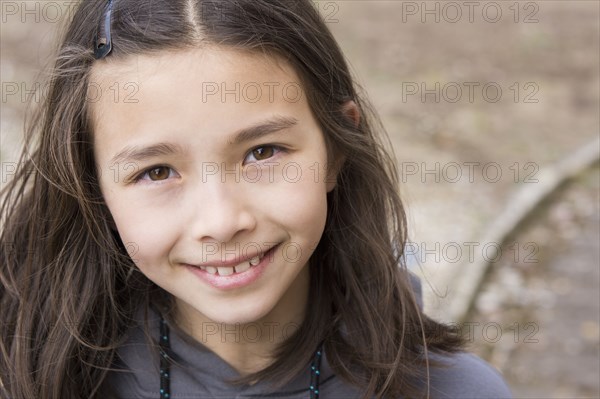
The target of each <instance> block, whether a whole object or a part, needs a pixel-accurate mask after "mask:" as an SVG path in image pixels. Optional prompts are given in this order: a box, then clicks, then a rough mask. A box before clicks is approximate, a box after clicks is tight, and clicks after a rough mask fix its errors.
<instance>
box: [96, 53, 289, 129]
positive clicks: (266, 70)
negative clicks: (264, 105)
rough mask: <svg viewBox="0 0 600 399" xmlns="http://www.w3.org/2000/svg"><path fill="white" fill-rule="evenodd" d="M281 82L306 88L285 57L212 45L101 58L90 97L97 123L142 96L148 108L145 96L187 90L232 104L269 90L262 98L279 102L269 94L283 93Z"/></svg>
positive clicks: (206, 100)
mask: <svg viewBox="0 0 600 399" xmlns="http://www.w3.org/2000/svg"><path fill="white" fill-rule="evenodd" d="M282 85H287V90H289V89H290V88H291V89H294V88H298V89H299V90H301V82H300V79H299V77H298V76H297V74H296V72H295V71H294V69H293V68H292V67H291V65H290V64H289V63H287V62H286V61H285V60H284V59H283V58H282V57H280V56H277V55H275V54H266V53H261V52H257V51H248V50H238V49H231V48H227V47H218V46H210V47H208V46H207V47H203V48H196V49H189V50H179V51H161V52H158V53H156V54H147V55H136V56H128V57H125V58H121V59H110V58H107V59H105V60H103V61H102V62H98V63H96V64H95V65H94V66H93V67H92V69H91V73H90V78H89V81H88V96H87V100H88V105H89V108H90V111H91V116H92V122H93V125H94V126H96V122H98V117H99V116H100V115H102V114H104V113H106V112H107V111H110V110H111V109H112V108H114V107H113V105H114V104H138V103H140V101H141V100H142V98H143V100H144V101H145V105H146V106H149V105H150V101H149V98H148V96H145V94H151V95H155V94H157V93H161V94H162V95H171V96H172V97H171V100H172V101H177V100H179V99H180V97H181V96H185V95H186V93H201V94H203V96H202V98H201V100H202V102H203V103H209V102H210V101H211V100H213V99H219V100H221V101H220V102H222V103H223V102H228V103H230V104H233V103H239V102H240V101H245V100H248V99H250V100H251V102H254V101H255V100H256V97H257V96H256V91H257V90H261V91H262V93H261V94H264V96H260V98H259V100H263V99H267V98H268V99H270V100H272V101H275V99H273V98H271V97H269V96H267V95H268V94H277V93H280V91H281V90H274V89H275V88H278V87H279V86H282ZM236 95H238V98H236ZM239 97H244V98H241V100H240V98H239ZM223 100H225V101H223ZM129 108H131V109H132V110H133V109H134V108H135V107H134V106H130V107H129Z"/></svg>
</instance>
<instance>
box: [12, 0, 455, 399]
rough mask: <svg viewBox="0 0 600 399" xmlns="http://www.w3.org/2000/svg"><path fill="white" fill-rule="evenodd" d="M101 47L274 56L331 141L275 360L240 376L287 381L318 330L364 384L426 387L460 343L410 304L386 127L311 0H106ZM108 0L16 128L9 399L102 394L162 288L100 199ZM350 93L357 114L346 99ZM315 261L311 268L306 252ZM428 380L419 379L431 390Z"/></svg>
mask: <svg viewBox="0 0 600 399" xmlns="http://www.w3.org/2000/svg"><path fill="white" fill-rule="evenodd" d="M113 3H114V4H113V8H114V11H113V13H112V24H111V27H110V29H111V34H112V46H113V48H112V52H111V53H110V54H109V55H108V57H109V58H125V57H129V56H131V55H133V54H147V53H151V52H157V51H162V50H178V49H181V50H184V49H190V48H194V47H197V46H199V45H200V44H201V43H211V44H216V45H220V46H230V47H234V48H239V49H245V50H251V51H257V52H263V53H266V54H273V55H277V56H282V57H285V59H286V61H287V62H289V63H290V65H292V66H293V68H294V69H295V71H296V72H297V73H298V75H299V76H300V78H301V80H302V84H303V88H304V92H305V93H306V94H307V99H308V102H309V105H310V107H311V110H312V112H313V113H314V115H315V117H316V119H317V121H318V123H319V124H320V127H321V129H322V131H323V133H324V136H325V140H326V143H327V150H328V154H329V155H330V157H329V159H334V157H333V155H340V154H341V155H343V156H344V157H345V158H344V159H345V161H344V163H343V165H341V169H340V174H339V177H338V184H337V186H336V188H335V189H334V190H333V191H332V192H330V193H329V194H328V197H327V201H328V214H327V222H326V227H325V231H324V233H323V236H322V239H321V241H320V243H319V244H318V246H317V248H316V250H315V252H314V254H313V257H312V258H311V262H310V267H311V270H310V272H311V283H310V292H311V294H310V296H309V298H310V299H309V304H308V306H309V308H310V309H311V311H310V312H307V316H306V319H305V321H304V322H303V324H302V325H301V326H300V328H299V329H298V330H297V331H296V332H295V333H294V334H293V335H292V336H291V337H289V338H288V339H287V340H286V341H285V342H283V343H282V344H281V345H280V346H279V347H278V348H277V351H276V353H275V359H276V360H275V362H274V363H272V364H271V365H270V366H268V367H267V368H265V369H264V370H261V371H259V372H257V373H254V374H252V375H249V376H246V377H244V378H240V379H239V380H237V381H236V382H237V383H247V382H250V381H254V380H262V379H268V380H272V381H277V382H279V384H280V385H283V384H285V383H286V382H288V381H289V380H290V379H291V378H293V377H294V376H295V375H297V374H298V373H300V372H302V370H303V369H304V367H305V365H306V364H308V363H309V362H310V357H311V354H312V353H313V351H314V349H315V348H316V347H317V346H318V344H319V343H320V342H322V341H323V342H324V348H325V351H326V353H327V356H328V359H329V361H330V364H331V367H332V369H333V370H334V372H335V373H336V374H337V375H338V376H339V377H341V378H343V379H344V380H346V381H347V382H348V383H350V384H353V385H356V386H357V387H360V388H361V389H362V390H363V391H364V397H365V398H366V397H372V396H373V395H376V396H377V397H383V396H385V397H395V396H409V397H418V396H422V395H423V394H424V392H423V386H424V381H427V378H428V372H429V366H430V365H433V366H435V365H436V364H435V362H432V361H430V360H429V356H428V351H429V352H438V353H442V352H444V353H445V352H456V351H458V350H461V349H462V347H463V345H464V342H463V339H462V338H461V337H460V336H458V335H457V334H456V332H455V331H454V330H452V329H451V328H449V327H447V326H445V325H442V324H438V323H436V322H435V321H433V320H431V319H429V318H428V317H427V316H425V315H424V314H423V313H422V312H421V310H420V309H419V307H418V305H417V302H416V299H415V296H414V294H413V291H412V289H411V284H410V281H409V276H408V272H407V269H406V265H405V263H404V262H403V257H402V255H403V248H404V245H405V243H406V241H407V226H406V215H405V211H404V207H403V205H402V202H401V199H400V196H399V186H398V176H397V172H396V165H395V157H394V155H393V151H392V150H391V145H390V142H389V139H388V138H387V133H386V132H385V130H384V128H383V126H382V125H381V123H380V121H379V119H378V117H377V115H376V113H375V112H374V111H373V109H372V107H371V106H370V105H369V103H368V101H367V100H366V98H365V97H364V96H363V95H361V93H359V91H358V88H357V86H356V84H355V83H354V82H353V78H352V76H351V74H350V73H349V70H348V66H347V63H346V61H345V59H344V57H343V55H342V52H341V51H340V49H339V47H338V45H337V43H336V41H335V40H334V38H333V36H332V35H331V33H330V32H329V30H328V28H327V27H326V25H325V23H324V21H323V20H322V18H321V17H320V15H319V13H318V12H317V11H316V10H315V8H314V7H313V6H312V4H311V3H310V1H309V0H291V1H274V0H271V1H270V0H231V1H229V0H227V1H223V0H189V1H188V0H152V1H142V2H140V1H136V0H113ZM105 8H106V2H105V1H84V2H82V3H81V4H80V6H79V7H78V9H77V10H76V12H75V13H74V15H73V18H72V20H71V21H70V23H69V24H68V26H67V28H66V31H65V34H64V37H63V39H62V40H61V42H60V46H59V50H58V55H57V58H56V63H55V65H54V68H53V69H52V72H51V74H50V76H51V78H50V82H49V90H48V95H47V96H46V100H45V102H44V103H43V104H42V105H41V106H40V107H39V109H38V110H37V111H36V113H35V114H34V115H33V117H32V118H31V121H30V123H29V125H28V127H27V129H26V144H25V147H24V150H23V153H22V155H21V158H20V160H19V164H18V165H19V166H18V169H17V172H16V174H15V176H14V178H13V179H12V180H11V181H10V182H9V184H8V185H7V186H6V187H5V188H4V189H3V190H2V203H1V207H0V214H1V217H2V222H3V228H2V232H1V236H0V243H1V246H0V262H1V263H0V281H1V282H2V284H1V287H0V320H1V323H2V324H1V325H0V353H1V356H0V379H1V380H2V382H3V384H4V388H2V387H1V386H0V392H1V391H2V389H4V391H5V394H6V395H8V396H9V397H11V398H33V397H35V398H81V397H101V392H102V390H103V389H104V388H103V382H104V381H105V378H106V376H107V373H108V371H109V368H110V366H111V364H112V362H113V360H114V357H115V353H116V349H117V348H118V346H119V343H120V342H121V341H122V339H123V337H124V335H125V332H126V331H127V328H128V327H129V326H130V324H131V323H130V321H131V320H132V319H133V314H134V312H135V310H136V309H137V308H138V307H139V306H140V305H143V304H150V303H151V302H152V301H154V299H152V300H151V298H161V297H162V298H167V299H166V300H167V301H168V298H169V296H168V295H155V294H157V293H158V294H164V292H162V290H161V289H160V288H159V287H158V286H156V285H155V284H154V283H152V282H151V281H149V280H148V279H147V278H146V277H145V276H144V275H143V274H142V273H141V272H139V270H138V269H136V267H135V265H134V263H133V261H132V260H131V259H130V257H129V256H128V255H127V252H126V250H125V248H124V245H123V243H122V242H121V241H120V239H119V237H118V234H116V233H115V230H114V228H113V227H112V226H113V225H112V222H111V216H110V214H109V212H108V210H107V207H106V205H105V204H104V202H103V200H102V195H101V193H100V190H99V186H98V176H97V174H96V168H95V163H94V158H93V151H92V145H93V140H92V133H93V132H92V125H91V123H90V110H89V108H88V104H87V102H86V95H87V90H88V86H89V83H90V82H89V78H90V71H91V68H92V66H93V65H94V63H95V62H105V61H97V60H96V59H95V58H94V44H95V42H94V37H95V35H96V34H97V33H98V31H99V27H100V26H102V24H103V22H102V21H103V15H104V12H105ZM349 100H353V101H354V102H355V103H356V104H357V106H358V109H359V111H360V120H359V123H358V126H356V125H355V124H354V123H352V121H350V120H349V118H347V116H346V114H345V112H344V111H343V109H342V105H343V104H345V103H347V101H349ZM315 265H318V267H315ZM427 394H428V392H427Z"/></svg>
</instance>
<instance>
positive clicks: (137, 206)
mask: <svg viewBox="0 0 600 399" xmlns="http://www.w3.org/2000/svg"><path fill="white" fill-rule="evenodd" d="M32 122H33V123H31V125H30V128H29V129H28V134H27V140H26V146H25V150H24V152H23V155H22V156H21V159H20V168H19V170H18V173H17V174H16V175H15V177H14V178H13V179H12V180H11V182H10V184H8V186H7V187H6V188H5V189H4V190H3V202H2V207H1V212H2V217H3V230H2V235H1V244H2V246H1V252H0V258H1V268H0V280H1V281H2V288H1V291H0V303H1V307H0V320H2V324H1V327H0V328H1V330H0V331H1V340H0V348H1V354H2V355H1V361H0V378H1V380H2V384H3V387H2V392H3V396H5V397H9V398H92V397H97V398H107V397H120V398H139V397H142V398H151V397H162V398H208V397H223V398H232V397H236V398H249V397H267V396H268V397H278V398H280V397H285V398H306V397H319V396H320V397H322V398H353V397H356V398H359V397H360V398H370V397H377V398H382V397H386V398H400V397H406V398H408V397H411V398H412V397H443V398H448V397H461V398H465V397H478V398H483V397H490V398H491V397H494V398H497V397H509V396H510V393H509V391H508V389H507V387H506V385H505V384H504V382H503V381H502V379H501V377H500V376H499V375H498V374H497V373H496V372H495V371H493V369H492V368H491V367H490V366H489V365H487V364H485V363H484V362H483V361H481V360H479V359H478V358H476V357H474V356H472V355H469V354H466V353H464V352H463V348H464V343H465V342H464V340H463V339H462V338H461V337H460V336H459V335H458V334H457V332H456V331H454V330H452V329H450V328H449V327H448V326H445V325H442V324H438V323H436V322H435V321H433V320H431V319H429V318H428V317H427V316H426V315H424V314H423V313H422V312H421V309H420V308H419V305H418V298H417V297H416V296H415V294H414V293H413V286H412V285H411V282H410V279H409V273H408V272H407V269H406V267H405V265H404V263H403V260H402V251H398V249H399V248H403V247H404V243H405V242H406V240H407V237H406V220H405V211H404V208H403V206H402V203H401V201H400V198H399V195H398V185H397V176H396V172H395V166H394V162H393V159H394V158H393V157H392V156H391V155H390V154H391V151H390V152H388V150H386V149H385V146H384V142H383V141H382V138H385V137H386V136H385V133H384V130H383V128H382V127H381V125H380V124H379V121H378V119H377V117H376V116H375V114H374V113H373V112H372V110H371V108H370V107H369V106H368V103H367V101H366V100H365V99H364V98H363V97H361V95H360V94H359V93H358V92H357V90H356V88H355V84H354V83H353V80H352V78H351V76H350V73H349V71H348V67H347V65H346V62H345V60H344V58H343V55H342V53H341V52H340V49H339V48H338V46H337V44H336V42H335V40H334V39H333V37H332V35H331V34H330V32H329V31H328V29H327V27H326V26H325V24H324V22H323V21H322V19H321V18H320V16H319V14H318V12H317V11H315V9H314V8H313V7H312V5H311V4H310V3H309V1H308V0H306V1H299V0H294V1H269V0H232V1H221V0H219V1H214V0H153V1H147V2H139V1H134V0H112V1H85V2H82V3H81V5H80V6H79V8H78V9H77V11H76V12H75V14H74V16H73V19H72V21H71V22H70V24H69V26H68V28H67V31H66V34H65V35H64V38H63V39H62V42H61V45H60V48H59V53H58V56H57V59H56V64H55V68H54V71H53V74H52V79H51V84H50V89H49V91H48V96H47V102H46V103H45V104H44V105H43V107H41V108H40V110H39V111H38V113H37V114H36V115H35V118H34V119H33V121H32ZM399 264H400V267H398V265H399Z"/></svg>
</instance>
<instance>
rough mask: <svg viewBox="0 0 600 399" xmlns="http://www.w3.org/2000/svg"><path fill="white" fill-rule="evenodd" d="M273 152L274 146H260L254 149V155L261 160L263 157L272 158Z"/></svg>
mask: <svg viewBox="0 0 600 399" xmlns="http://www.w3.org/2000/svg"><path fill="white" fill-rule="evenodd" d="M273 152H274V151H273V147H269V146H265V147H258V148H257V149H255V150H253V151H252V155H254V157H255V158H256V159H257V160H259V161H260V160H263V159H268V158H271V157H272V156H273Z"/></svg>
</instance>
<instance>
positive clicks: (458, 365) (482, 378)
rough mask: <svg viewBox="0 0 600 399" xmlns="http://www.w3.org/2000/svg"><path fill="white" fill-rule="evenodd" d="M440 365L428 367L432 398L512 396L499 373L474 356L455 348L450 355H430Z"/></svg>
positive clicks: (462, 398) (481, 398) (463, 398)
mask: <svg viewBox="0 0 600 399" xmlns="http://www.w3.org/2000/svg"><path fill="white" fill-rule="evenodd" d="M430 359H434V360H437V361H440V362H441V363H442V364H443V365H444V367H431V368H430V381H431V388H430V389H431V397H433V398H440V399H441V398H444V399H449V398H461V399H467V398H477V399H485V398H489V399H491V398H494V399H498V398H512V394H511V392H510V389H509V388H508V385H507V384H506V382H505V381H504V379H503V378H502V375H501V374H500V373H499V372H498V371H497V370H496V369H495V368H493V367H492V366H491V365H490V364H488V363H487V362H485V361H484V360H482V359H481V358H479V357H478V356H476V355H474V354H472V353H468V352H459V353H455V354H451V355H439V354H433V355H430Z"/></svg>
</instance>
